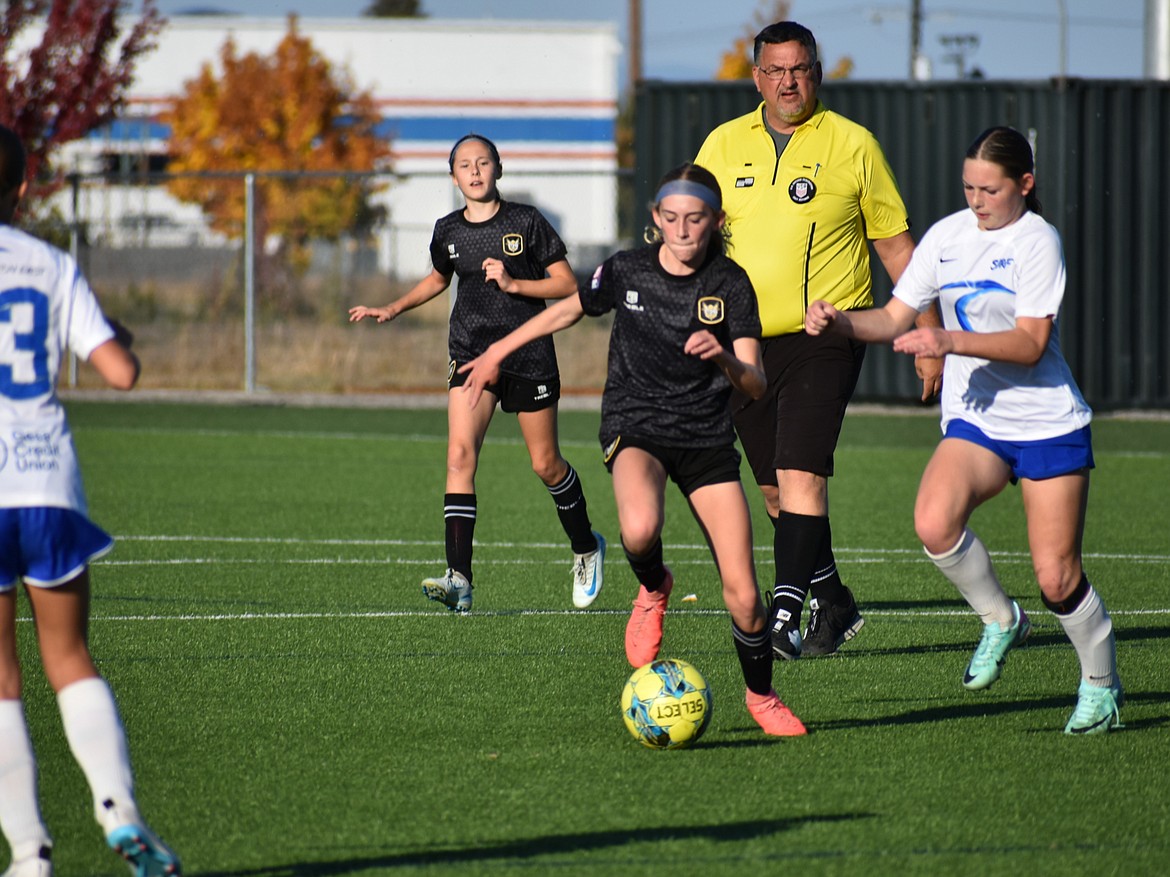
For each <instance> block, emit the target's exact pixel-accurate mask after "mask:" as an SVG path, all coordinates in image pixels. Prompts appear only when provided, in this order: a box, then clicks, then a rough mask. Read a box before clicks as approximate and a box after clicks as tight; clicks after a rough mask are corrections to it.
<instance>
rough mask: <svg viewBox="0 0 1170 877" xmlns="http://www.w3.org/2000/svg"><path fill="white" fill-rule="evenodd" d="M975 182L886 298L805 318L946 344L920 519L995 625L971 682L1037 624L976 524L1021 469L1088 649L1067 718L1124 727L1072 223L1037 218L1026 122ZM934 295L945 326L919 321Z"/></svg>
mask: <svg viewBox="0 0 1170 877" xmlns="http://www.w3.org/2000/svg"><path fill="white" fill-rule="evenodd" d="M963 190H964V192H965V194H966V197H967V204H968V206H969V207H970V210H963V211H960V212H959V213H954V214H952V215H951V216H948V217H946V218H945V219H942V220H940V221H939V222H937V223H935V224H934V225H933V226H932V227H931V228H930V229H929V230H928V231H927V232H926V234H925V235H924V236H923V238H922V241H921V242H920V243H919V245H918V247H917V248H916V249H915V251H914V256H913V257H912V259H911V261H910V264H909V266H908V267H907V268H906V271H905V273H904V274H903V275H902V277H901V279H900V280H899V281H898V284H897V286H896V287H895V288H894V294H893V297H892V298H891V299H890V301H889V302H888V303H887V304H886V306H885V307H883V308H880V309H875V310H871V311H850V312H848V313H846V312H844V311H838V310H837V309H836V308H834V307H833V306H832V305H830V304H828V303H826V302H823V301H817V302H813V303H812V305H810V306H809V309H808V313H807V314H806V317H805V328H806V330H807V331H808V332H809V333H810V334H814V335H815V334H817V333H820V332H825V331H834V332H842V333H844V334H847V335H851V336H852V337H855V338H858V339H860V340H862V341H867V342H879V341H893V342H894V349H895V350H897V351H900V352H902V353H907V354H911V355H916V356H947V357H948V361H947V368H946V379H945V380H944V381H943V393H942V429H943V436H944V437H943V440H942V441H941V442H940V443H939V446H938V448H937V449H936V450H935V452H934V455H933V456H932V457H931V460H930V462H929V463H928V464H927V467H926V471H925V472H924V473H923V476H922V482H921V484H920V485H919V488H918V500H917V502H916V504H915V508H914V526H915V529H916V530H917V532H918V536H919V538H920V539H921V540H922V543H923V545H924V547H925V549H926V553H927V556H928V557H930V559H931V560H932V561H934V563H935V565H936V566H938V568H939V569H940V570H941V571H942V573H943V575H945V576H946V577H947V578H948V579H950V580H951V582H953V583H954V585H955V586H956V587H957V588H958V589H959V592H960V593H961V594H962V595H963V598H964V599H965V600H966V601H967V602H968V603H969V604H970V606H971V608H972V609H974V610H975V612H976V613H978V615H979V617H980V618H981V619H982V621H983V623H984V627H983V636H982V638H981V640H980V642H979V646H978V648H977V649H976V650H975V654H974V656H973V657H972V659H971V662H970V664H969V666H968V667H967V670H966V672H965V674H964V676H963V684H964V685H965V686H966V687H967V688H970V689H982V688H987V687H988V686H990V685H991V684H992V683H993V682H995V681H996V680H997V679H998V678H999V676H1000V673H1001V672H1002V669H1003V662H1004V660H1005V658H1006V657H1007V653H1008V652H1009V651H1010V650H1011V648H1012V647H1013V646H1016V645H1019V644H1020V643H1022V642H1023V641H1024V640H1025V639H1026V638H1027V637H1028V634H1029V633H1030V632H1031V624H1030V622H1029V621H1028V616H1027V615H1026V614H1025V613H1024V611H1023V610H1022V609H1021V608H1020V606H1019V605H1018V604H1017V603H1016V602H1015V601H1014V600H1012V599H1011V598H1010V597H1009V596H1007V594H1006V593H1005V592H1004V590H1003V588H1002V587H1001V586H1000V583H999V580H998V579H997V578H996V574H995V571H994V569H993V568H992V565H991V559H990V557H989V555H988V552H987V549H986V548H985V547H984V546H983V543H982V542H980V541H979V538H978V537H977V536H976V535H975V534H974V533H973V532H971V530H970V529H969V528H968V527H967V522H968V520H969V519H970V517H971V514H972V512H973V511H974V510H975V509H976V508H977V507H978V506H979V505H981V504H982V503H984V502H986V501H987V500H989V499H991V498H992V497H993V496H995V495H996V494H998V493H999V492H1000V491H1001V490H1003V489H1004V487H1006V486H1007V485H1008V483H1009V482H1010V483H1013V484H1014V483H1017V482H1018V483H1019V484H1020V490H1021V493H1022V494H1023V500H1024V511H1025V514H1026V516H1027V521H1028V544H1029V546H1030V549H1031V553H1032V567H1033V569H1034V571H1035V573H1036V579H1037V581H1038V583H1039V585H1040V594H1041V600H1042V601H1043V602H1044V605H1045V606H1046V607H1048V609H1050V610H1051V611H1052V612H1053V613H1054V614H1055V616H1056V618H1057V620H1058V621H1059V622H1060V624H1061V626H1062V627H1063V628H1064V630H1065V633H1066V634H1067V635H1068V638H1069V639H1070V640H1071V641H1072V644H1073V646H1074V648H1075V649H1076V652H1077V656H1078V658H1079V659H1080V665H1081V682H1080V688H1079V690H1078V698H1077V706H1076V709H1075V710H1074V711H1073V714H1072V716H1071V718H1070V719H1069V720H1068V723H1067V724H1066V726H1065V729H1064V730H1065V733H1068V734H1096V733H1101V732H1104V731H1108V730H1109V729H1110V728H1113V727H1120V715H1119V707H1120V706H1121V704H1122V701H1123V695H1122V688H1121V680H1120V678H1119V677H1118V674H1117V653H1116V645H1115V640H1114V635H1113V623H1112V621H1111V620H1110V618H1109V613H1108V612H1107V611H1106V609H1105V605H1104V603H1103V602H1102V601H1101V597H1100V596H1099V595H1098V593H1097V591H1096V590H1095V589H1094V588H1093V586H1092V585H1091V584H1090V583H1089V580H1088V578H1087V577H1086V576H1085V573H1084V570H1083V568H1082V565H1081V542H1082V535H1083V532H1084V525H1085V506H1086V502H1087V499H1088V493H1089V470H1090V469H1092V468H1093V452H1092V446H1091V439H1090V434H1089V421H1090V419H1091V416H1092V413H1091V411H1090V410H1089V407H1088V406H1087V405H1086V404H1085V401H1084V399H1083V398H1082V397H1081V393H1080V390H1079V389H1078V388H1077V385H1076V383H1075V381H1074V380H1073V377H1072V374H1071V373H1070V371H1069V368H1068V365H1067V364H1066V363H1065V361H1064V357H1063V355H1062V354H1061V352H1060V344H1059V341H1058V339H1057V331H1056V317H1057V313H1058V312H1059V310H1060V303H1061V299H1062V298H1063V296H1064V285H1065V272H1064V255H1063V252H1062V249H1061V243H1060V235H1059V234H1058V233H1057V231H1056V229H1055V228H1053V227H1052V226H1051V225H1049V224H1048V223H1047V222H1045V221H1044V220H1043V219H1042V218H1041V217H1040V203H1039V201H1038V200H1037V198H1036V180H1035V176H1034V173H1033V161H1032V150H1031V147H1030V146H1029V144H1028V141H1027V140H1026V139H1025V138H1024V137H1023V135H1021V134H1020V133H1019V132H1018V131H1015V130H1013V129H1011V128H1004V127H998V128H991V129H989V130H987V131H985V132H983V133H982V134H981V135H979V137H978V138H977V139H976V140H975V142H974V143H973V144H972V145H971V147H970V148H969V149H968V150H967V155H966V160H965V161H964V163H963ZM936 299H937V300H938V302H939V304H940V306H941V308H942V313H943V327H942V328H938V329H918V330H915V331H909V330H910V329H911V327H912V325H913V323H914V319H915V317H916V316H917V315H918V314H919V313H920V312H921V311H923V310H924V309H926V308H927V307H928V306H929V305H930V303H931V302H933V301H935V300H936Z"/></svg>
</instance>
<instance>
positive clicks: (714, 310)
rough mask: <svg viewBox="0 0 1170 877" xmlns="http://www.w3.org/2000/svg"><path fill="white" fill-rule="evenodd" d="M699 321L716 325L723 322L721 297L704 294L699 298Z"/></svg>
mask: <svg viewBox="0 0 1170 877" xmlns="http://www.w3.org/2000/svg"><path fill="white" fill-rule="evenodd" d="M699 322H700V323H704V324H706V325H708V326H716V325H718V324H719V323H722V322H723V299H721V298H715V297H714V296H709V295H708V296H704V297H703V298H701V299H699Z"/></svg>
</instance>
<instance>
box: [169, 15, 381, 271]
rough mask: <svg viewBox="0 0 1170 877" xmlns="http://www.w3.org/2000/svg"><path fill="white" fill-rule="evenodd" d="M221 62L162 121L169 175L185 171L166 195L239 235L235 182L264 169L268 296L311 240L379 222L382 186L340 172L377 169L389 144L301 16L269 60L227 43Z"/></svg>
mask: <svg viewBox="0 0 1170 877" xmlns="http://www.w3.org/2000/svg"><path fill="white" fill-rule="evenodd" d="M220 65H221V67H222V71H221V72H220V73H219V74H218V75H217V74H216V72H215V71H214V70H213V69H212V66H211V64H205V65H204V66H203V69H202V71H201V72H200V74H199V76H198V77H196V78H195V79H193V80H190V81H188V82H187V83H185V86H184V90H183V92H182V94H180V95H179V96H178V97H177V98H176V99H175V101H174V102H173V104H172V106H171V108H170V109H169V110H168V111H167V112H166V113H165V114H164V115H163V121H164V122H166V123H167V124H168V125H170V128H171V139H170V145H169V154H170V162H169V164H168V170H169V171H171V172H175V173H177V174H180V175H179V176H176V177H175V178H173V179H171V180H170V181H169V182H168V184H167V186H168V189H169V190H170V191H171V193H172V194H174V195H175V196H176V197H178V198H179V199H181V200H183V201H188V202H193V203H196V204H199V205H200V206H201V207H202V208H203V211H204V213H205V214H206V215H207V217H208V219H209V221H210V223H211V226H212V228H214V229H215V230H216V231H219V232H221V233H223V234H225V235H227V236H229V237H232V238H239V237H241V236H242V235H243V233H244V210H245V188H244V185H243V183H242V181H241V180H240V178H239V177H238V176H234V174H236V173H239V172H241V171H254V172H256V174H257V176H256V185H255V194H256V202H257V203H256V240H257V253H258V256H259V257H260V258H261V260H262V262H263V264H262V265H261V266H260V270H261V279H262V287H263V286H265V285H271V284H272V283H273V282H275V283H276V284H277V285H278V286H279V285H283V284H282V283H281V281H282V277H281V271H280V270H279V269H280V267H281V266H291V267H292V268H293V269H294V270H295V271H296V273H300V272H301V271H303V269H304V268H305V267H307V265H308V257H309V251H308V244H309V242H310V241H312V240H313V239H325V240H336V239H337V238H338V237H339V236H341V235H342V234H344V233H347V232H352V231H355V230H360V229H361V228H362V227H363V226H368V225H369V224H371V222H372V219H373V217H374V216H375V215H376V211H375V210H374V209H373V208H372V206H371V204H370V197H371V195H373V194H374V192H375V191H376V190H377V188H378V187H377V186H375V185H374V184H371V182H370V181H369V179H368V178H362V177H356V176H352V175H351V176H348V177H347V176H343V175H342V173H343V172H354V171H358V172H362V171H371V170H376V169H379V168H380V167H382V166H383V165H384V164H385V162H386V160H387V159H388V157H389V154H390V150H389V144H388V143H387V142H386V141H385V140H384V139H382V138H381V137H379V136H378V135H377V132H376V126H377V124H378V122H379V121H380V117H379V115H378V113H377V112H376V110H375V107H374V102H373V98H372V97H371V96H370V95H369V93H368V92H364V91H360V92H359V91H355V90H354V89H353V87H352V85H351V84H350V82H349V81H348V77H345V76H342V75H340V74H338V73H337V72H336V71H335V69H334V68H333V66H332V65H331V64H330V63H329V61H328V60H327V59H326V58H324V57H323V56H322V55H320V54H319V53H318V52H317V51H316V50H315V49H314V48H313V46H312V44H311V42H310V41H309V39H308V38H307V37H303V36H301V35H300V34H299V33H298V32H297V22H296V18H295V16H290V18H289V29H288V33H287V34H286V35H285V36H284V38H283V39H282V40H281V42H280V44H279V45H278V46H277V47H276V49H275V51H274V52H273V54H272V55H270V56H262V55H259V54H257V53H255V52H249V53H247V54H245V55H240V54H239V53H238V52H237V49H236V46H235V43H234V42H233V41H232V40H231V39H230V38H229V39H228V40H227V42H225V43H224V45H223V48H222V50H221V52H220ZM229 173H230V174H233V175H232V176H229V175H228V174H229ZM298 173H299V174H302V175H301V176H297V174H298ZM193 174H207V176H199V175H193ZM216 174H224V176H218V177H217V176H215V175H216ZM265 242H266V243H268V244H270V245H274V246H268V247H265V246H260V244H261V243H265ZM274 262H275V264H274ZM283 280H284V281H287V280H288V278H287V277H284V278H283ZM269 292H271V293H276V292H277V290H269Z"/></svg>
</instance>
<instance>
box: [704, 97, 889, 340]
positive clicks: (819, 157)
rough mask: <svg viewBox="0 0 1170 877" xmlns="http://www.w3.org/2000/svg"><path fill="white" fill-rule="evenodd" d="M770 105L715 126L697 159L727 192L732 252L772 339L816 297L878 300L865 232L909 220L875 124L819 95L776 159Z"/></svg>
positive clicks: (799, 321) (847, 305)
mask: <svg viewBox="0 0 1170 877" xmlns="http://www.w3.org/2000/svg"><path fill="white" fill-rule="evenodd" d="M763 106H764V105H763V104H762V103H761V104H760V106H759V107H757V108H756V110H755V111H754V112H751V113H748V114H747V115H744V116H740V117H739V118H737V119H732V120H731V121H730V122H725V123H724V124H722V125H720V126H719V127H718V128H716V129H715V130H714V131H712V132H711V133H710V134H709V135H708V136H707V139H706V141H705V142H704V143H703V146H702V148H701V149H700V150H699V154H698V157H697V158H696V159H695V162H696V164H700V165H702V166H703V167H705V168H707V170H709V171H711V172H712V173H713V174H715V177H716V179H717V180H718V181H719V186H720V188H721V189H722V190H723V209H724V210H725V211H726V212H727V226H728V230H729V231H730V234H731V240H730V242H729V248H728V255H729V256H731V257H732V258H733V259H735V261H736V262H738V263H739V264H740V265H742V266H743V267H744V268H745V269H746V270H747V273H748V276H749V277H750V278H751V280H752V285H753V286H754V287H755V289H756V297H757V298H758V299H759V303H760V322H761V324H762V326H763V334H764V337H770V336H773V335H784V334H788V333H791V332H800V331H802V330H803V329H804V312H805V310H806V309H807V308H808V304H809V302H811V301H815V300H817V299H824V300H825V301H827V302H830V303H831V304H833V305H835V306H836V307H838V308H841V309H843V310H848V309H851V308H866V307H871V306H872V305H873V294H872V288H871V280H870V271H869V248H868V246H867V244H866V239H867V238H872V239H882V238H890V237H894V236H895V235H897V234H900V233H901V232H903V231H906V230H907V229H908V228H909V227H910V222H909V219H908V218H907V216H906V206H905V204H903V202H902V196H901V194H900V193H899V191H898V184H897V183H896V182H895V181H894V174H893V171H891V170H890V166H889V163H888V162H887V161H886V157H885V155H884V154H883V153H882V150H881V146H879V145H878V142H877V140H876V139H875V138H874V136H873V135H872V134H871V133H870V132H869V131H867V130H866V129H865V128H863V127H862V126H861V125H858V124H857V123H856V122H851V121H849V120H848V119H846V118H845V117H844V116H841V115H838V114H837V113H834V112H831V111H829V110H827V109H826V108H825V105H824V104H822V103H820V102H818V103H817V108H816V110H815V111H814V112H813V114H812V116H811V117H809V119H808V120H807V121H806V122H804V124H802V125H801V126H800V127H798V128H797V129H796V130H795V131H794V132H793V133H792V139H791V140H790V141H789V143H788V146H787V147H785V149H784V154H783V155H782V156H781V157H780V158H779V159H777V158H776V146H775V143H774V142H773V140H772V136H771V134H769V133H768V130H767V128H766V127H765V126H764V115H763V113H764V110H763Z"/></svg>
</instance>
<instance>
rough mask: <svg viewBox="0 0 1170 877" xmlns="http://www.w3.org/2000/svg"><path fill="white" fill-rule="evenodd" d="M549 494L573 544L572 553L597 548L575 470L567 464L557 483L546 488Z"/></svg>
mask: <svg viewBox="0 0 1170 877" xmlns="http://www.w3.org/2000/svg"><path fill="white" fill-rule="evenodd" d="M548 492H549V495H550V496H552V498H553V502H555V503H556V504H557V517H559V518H560V519H561V526H562V527H563V528H564V530H565V535H566V536H568V537H569V542H570V544H571V545H572V546H573V553H574V554H588V553H589V552H590V551H596V550H597V539H596V538H595V537H594V535H593V525H592V524H591V523H590V522H589V509H588V507H587V506H586V504H585V491H584V490H582V489H581V479H580V478H578V477H577V470H576V469H574V468H573V467H572V466H569V471H568V472H566V473H565V477H564V478H562V479H561V480H560V482H559V483H557V484H554V485H552V486H551V487H549V488H548Z"/></svg>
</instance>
